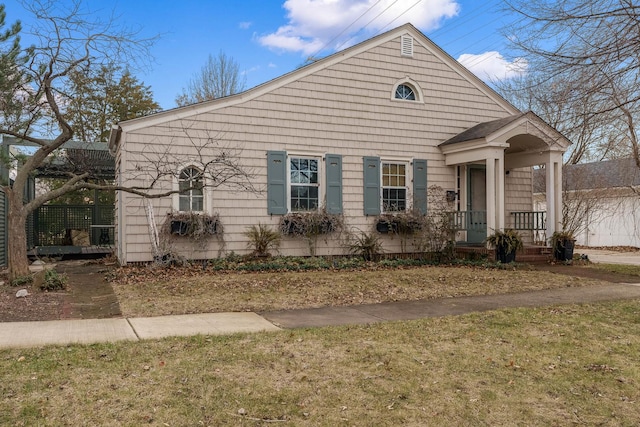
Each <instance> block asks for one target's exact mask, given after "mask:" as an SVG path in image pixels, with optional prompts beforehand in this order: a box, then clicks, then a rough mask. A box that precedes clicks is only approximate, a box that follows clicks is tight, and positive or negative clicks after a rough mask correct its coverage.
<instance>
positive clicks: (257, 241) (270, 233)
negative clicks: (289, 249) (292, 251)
mask: <svg viewBox="0 0 640 427" xmlns="http://www.w3.org/2000/svg"><path fill="white" fill-rule="evenodd" d="M244 235H245V236H246V237H248V238H249V241H248V242H247V247H250V248H253V255H254V256H258V257H266V256H269V255H270V253H269V251H271V250H278V248H279V247H280V240H281V236H280V233H279V232H278V231H274V230H272V229H271V228H269V227H268V226H267V225H265V224H258V225H257V226H256V225H252V226H251V227H249V228H248V229H247V231H245V233H244Z"/></svg>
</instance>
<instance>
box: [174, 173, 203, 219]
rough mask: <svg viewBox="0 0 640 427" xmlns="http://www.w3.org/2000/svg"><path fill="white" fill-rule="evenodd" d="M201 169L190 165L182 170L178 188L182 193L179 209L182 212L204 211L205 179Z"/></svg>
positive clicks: (179, 197)
mask: <svg viewBox="0 0 640 427" xmlns="http://www.w3.org/2000/svg"><path fill="white" fill-rule="evenodd" d="M202 178H203V177H202V171H200V169H198V168H196V167H193V166H188V167H186V168H184V169H182V170H181V171H180V175H179V177H178V189H179V190H180V194H179V196H178V199H179V207H178V209H179V210H180V211H182V212H202V211H204V193H203V188H204V185H203V179H202Z"/></svg>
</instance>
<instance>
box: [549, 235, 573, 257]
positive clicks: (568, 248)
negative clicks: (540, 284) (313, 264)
mask: <svg viewBox="0 0 640 427" xmlns="http://www.w3.org/2000/svg"><path fill="white" fill-rule="evenodd" d="M575 245H576V242H575V241H574V240H569V239H566V240H561V241H560V242H558V243H557V244H556V246H555V247H554V248H553V256H554V258H555V259H556V260H558V261H571V260H572V259H573V249H574V248H575Z"/></svg>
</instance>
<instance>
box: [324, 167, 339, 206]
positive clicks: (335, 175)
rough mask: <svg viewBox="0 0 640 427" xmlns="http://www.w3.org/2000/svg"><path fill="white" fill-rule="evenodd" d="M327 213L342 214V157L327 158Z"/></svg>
mask: <svg viewBox="0 0 640 427" xmlns="http://www.w3.org/2000/svg"><path fill="white" fill-rule="evenodd" d="M324 159H325V163H326V164H325V171H326V172H325V174H326V179H325V181H326V200H327V212H328V213H330V214H341V213H342V156H341V155H339V154H327V155H326V156H325V157H324Z"/></svg>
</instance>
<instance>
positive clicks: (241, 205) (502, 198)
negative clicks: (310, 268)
mask: <svg viewBox="0 0 640 427" xmlns="http://www.w3.org/2000/svg"><path fill="white" fill-rule="evenodd" d="M213 140H215V141H213ZM212 141H213V142H215V143H216V144H219V145H220V146H224V147H229V148H230V149H231V150H232V152H233V153H236V154H237V155H238V156H239V158H240V161H241V163H242V165H243V168H245V169H246V170H250V171H251V173H252V174H253V176H254V179H253V181H252V183H253V185H254V186H255V187H257V188H258V189H259V190H261V193H255V192H249V191H239V190H238V188H229V187H228V186H225V185H220V186H217V187H216V188H205V189H204V191H197V192H187V193H185V194H182V195H181V196H178V195H177V194H175V195H172V196H168V197H161V198H156V199H150V201H147V200H145V199H144V198H142V197H140V196H136V195H132V194H129V193H125V192H120V193H119V194H118V198H117V202H116V212H117V215H116V222H117V226H116V235H117V251H118V258H119V259H120V261H121V262H123V263H128V262H146V261H150V260H152V259H153V251H152V246H153V238H152V237H150V236H153V231H152V227H150V226H149V224H150V222H156V223H158V224H160V223H162V222H163V221H164V219H165V218H166V215H167V213H171V212H177V211H181V210H191V211H201V212H206V213H217V214H219V216H220V219H221V222H222V223H223V225H224V242H222V241H218V240H215V239H212V240H211V241H210V242H209V243H207V244H206V246H205V247H202V248H195V247H194V246H193V245H189V243H188V242H186V241H185V242H178V243H177V248H178V249H179V250H181V251H183V253H184V255H185V256H187V257H190V258H211V257H216V256H221V255H224V254H226V253H230V252H231V251H234V252H236V253H247V252H248V251H249V249H248V248H247V238H246V237H245V236H244V232H245V231H246V228H247V227H248V226H251V225H257V224H259V223H262V224H269V225H271V226H273V227H276V226H277V224H278V223H279V222H280V219H281V218H282V216H283V215H284V214H286V213H288V212H292V211H304V210H305V209H307V208H310V209H316V208H317V206H326V208H327V210H329V211H331V212H333V213H340V214H342V215H343V216H344V221H345V223H346V224H347V226H348V228H349V229H350V230H362V231H366V232H369V231H371V230H373V228H374V223H375V221H376V218H377V217H378V215H380V214H381V213H385V211H387V210H390V207H392V206H393V207H395V209H397V210H402V209H415V210H420V211H423V212H424V211H425V210H428V209H429V206H427V197H426V191H427V190H426V189H427V187H429V186H434V185H435V186H439V187H441V188H442V189H444V190H447V191H449V194H450V195H452V196H454V198H455V199H454V201H453V202H452V203H451V209H452V210H457V211H459V214H458V221H459V223H460V224H461V225H462V227H463V230H462V232H461V233H458V238H459V239H460V240H462V241H465V242H469V243H476V244H481V243H482V242H483V241H484V239H485V238H486V236H487V234H490V233H491V232H492V231H493V230H496V229H503V228H505V227H507V226H510V225H511V224H512V221H513V219H514V218H515V216H514V215H521V214H523V213H528V212H529V211H530V210H531V206H533V194H532V169H531V168H532V166H534V165H540V164H546V165H547V168H546V170H547V171H548V176H549V180H548V181H549V183H550V186H549V190H550V191H548V192H547V193H548V194H549V197H548V199H547V200H548V201H549V202H548V205H549V206H551V209H550V210H549V211H548V212H547V214H546V216H547V221H546V227H547V229H548V230H547V231H548V232H552V231H554V230H555V229H556V228H557V226H558V221H559V220H560V218H561V215H560V206H561V205H562V203H561V197H562V192H561V191H559V183H560V182H561V180H562V169H561V166H562V154H563V152H564V151H565V150H566V148H567V147H568V145H569V141H568V140H567V139H566V138H564V137H563V136H562V135H561V134H559V133H558V132H557V131H556V130H554V129H553V128H551V127H550V126H548V125H547V124H545V123H544V122H543V121H542V120H541V119H540V118H539V117H537V116H536V115H535V114H533V113H522V112H520V111H519V110H518V109H516V108H515V107H514V106H513V105H511V104H510V103H508V102H507V101H506V100H505V99H503V98H502V97H501V96H500V95H498V94H497V93H496V92H494V91H493V90H492V89H491V88H490V87H488V86H487V85H486V84H484V83H483V82H482V81H481V80H480V79H478V78H477V77H476V76H475V75H473V74H472V73H471V72H469V71H468V70H467V69H466V68H464V67H463V66H462V65H460V64H459V63H458V62H457V61H455V60H454V59H453V58H452V57H450V56H449V55H448V54H446V53H445V52H444V51H442V50H441V49H440V48H439V47H437V46H436V45H435V44H434V43H433V42H431V41H430V40H429V39H428V38H427V37H426V36H424V35H423V34H422V33H421V32H420V31H418V30H417V29H416V28H415V27H413V26H412V25H410V24H407V25H404V26H401V27H399V28H396V29H394V30H391V31H389V32H387V33H384V34H381V35H379V36H376V37H374V38H372V39H369V40H367V41H365V42H363V43H360V44H358V45H356V46H353V47H351V48H349V49H346V50H344V51H341V52H338V53H336V54H333V55H331V56H329V57H327V58H324V59H322V60H319V61H317V62H314V63H312V64H310V65H307V66H305V67H303V68H300V69H298V70H295V71H293V72H291V73H289V74H286V75H283V76H282V77H279V78H277V79H275V80H272V81H270V82H267V83H265V84H262V85H260V86H257V87H255V88H253V89H250V90H248V91H246V92H243V93H240V94H236V95H233V96H229V97H225V98H221V99H216V100H212V101H208V102H203V103H200V104H195V105H191V106H187V107H182V108H177V109H173V110H169V111H164V112H160V113H157V114H153V115H151V116H147V117H144V118H139V119H133V120H129V121H125V122H122V123H119V124H118V126H116V127H114V130H113V131H112V134H111V138H110V148H111V149H112V152H114V153H115V155H116V164H117V165H118V173H117V175H118V177H117V180H118V182H119V183H120V184H122V185H127V186H131V185H135V186H139V187H145V186H148V185H150V184H151V183H152V182H151V181H152V177H151V175H150V171H151V170H152V169H153V168H154V167H155V166H154V165H158V166H159V165H161V164H162V161H163V160H164V161H165V163H164V165H163V167H166V166H167V164H169V165H170V166H171V168H173V169H172V170H171V171H164V172H166V175H165V176H164V177H163V178H162V179H160V180H158V181H157V182H154V185H155V188H156V190H155V191H156V193H161V192H163V191H170V190H172V189H178V188H179V185H181V184H183V185H186V184H188V183H189V182H191V183H193V182H196V180H197V179H200V178H197V176H198V173H199V171H200V170H202V167H203V166H202V165H203V164H205V163H207V162H210V161H212V160H213V158H212V157H211V156H212V155H211V151H206V150H202V147H203V146H204V145H205V144H207V143H211V142H212ZM234 150H237V151H234ZM171 159H180V160H179V161H171ZM301 177H303V179H302V178H301ZM202 179H204V181H205V184H207V183H211V181H207V180H210V179H212V178H208V177H207V176H205V177H204V178H202ZM149 206H150V207H151V209H150V208H149ZM150 218H154V221H151V220H150ZM471 223H473V227H467V226H466V225H469V224H471ZM150 230H151V233H150ZM382 237H383V238H384V239H385V250H386V251H387V252H394V251H398V252H399V250H400V249H399V243H398V239H395V240H394V239H392V238H389V237H385V236H382ZM528 239H529V240H532V236H528ZM280 252H281V253H282V254H284V255H294V254H298V255H305V254H308V253H309V251H308V249H307V243H306V242H304V241H301V240H299V239H290V238H285V239H284V241H283V243H282V245H281V248H280ZM345 252H346V249H345V246H344V242H343V241H341V240H340V239H338V238H336V237H335V236H331V235H329V236H328V237H327V239H320V240H319V241H318V242H317V250H316V253H317V254H318V255H323V254H341V253H345Z"/></svg>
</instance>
